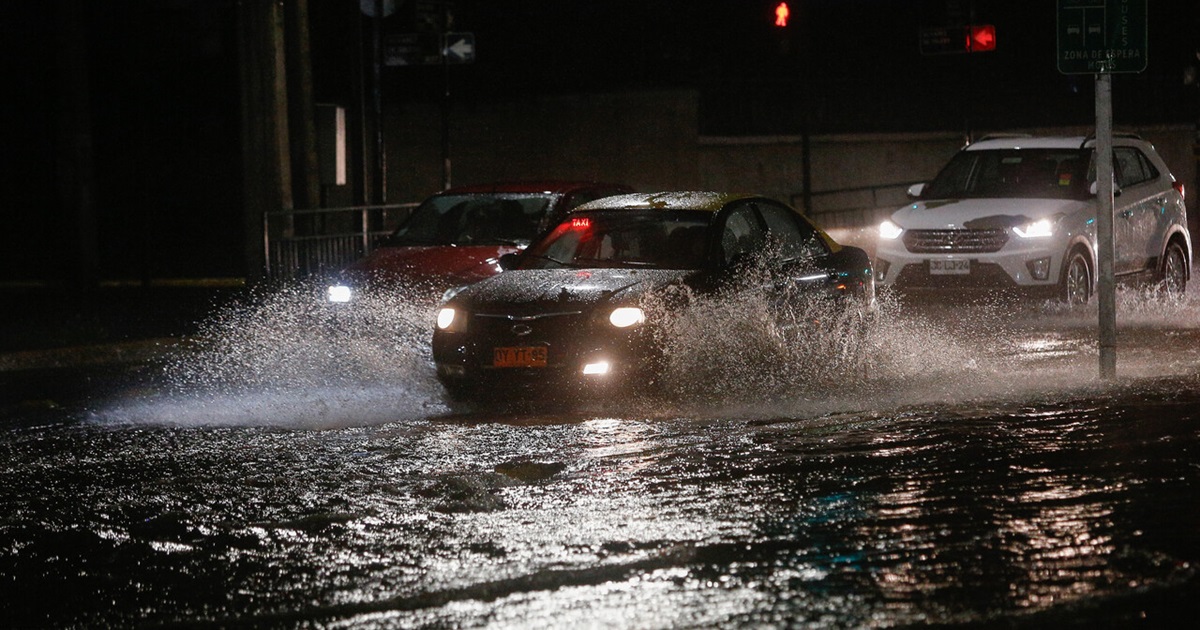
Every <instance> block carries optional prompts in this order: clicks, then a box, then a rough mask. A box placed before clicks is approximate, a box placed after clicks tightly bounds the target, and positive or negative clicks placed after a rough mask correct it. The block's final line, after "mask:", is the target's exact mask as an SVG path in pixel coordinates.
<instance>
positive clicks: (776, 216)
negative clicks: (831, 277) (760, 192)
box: [758, 202, 827, 260]
mask: <svg viewBox="0 0 1200 630" xmlns="http://www.w3.org/2000/svg"><path fill="white" fill-rule="evenodd" d="M758 211H759V213H760V214H762V218H763V221H764V222H765V223H766V224H767V236H768V238H769V239H770V240H771V242H772V244H774V245H775V246H776V247H778V248H779V252H778V254H779V257H780V258H781V259H783V260H796V259H800V258H810V257H812V256H818V255H820V254H825V253H827V252H826V251H825V246H824V244H823V243H821V239H819V238H817V233H816V232H815V231H814V230H813V229H812V227H811V226H810V225H809V224H808V223H807V222H805V221H804V220H802V219H800V217H799V216H797V215H796V213H795V212H794V211H792V210H790V209H788V208H784V207H782V206H777V205H774V204H771V203H766V202H763V203H760V204H758Z"/></svg>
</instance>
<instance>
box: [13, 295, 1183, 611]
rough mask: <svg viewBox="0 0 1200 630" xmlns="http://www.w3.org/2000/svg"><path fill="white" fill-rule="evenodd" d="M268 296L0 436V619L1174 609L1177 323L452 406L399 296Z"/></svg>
mask: <svg viewBox="0 0 1200 630" xmlns="http://www.w3.org/2000/svg"><path fill="white" fill-rule="evenodd" d="M291 299H292V298H285V297H282V296H273V297H272V299H271V300H267V301H266V302H265V303H264V305H263V306H262V307H261V308H260V309H257V310H255V309H250V310H248V311H243V312H242V313H241V314H240V315H238V316H236V317H233V318H232V319H231V320H229V321H221V322H216V323H215V324H214V327H213V328H212V329H211V330H213V337H212V338H211V339H210V340H209V342H208V345H201V346H200V347H196V348H192V349H190V350H189V352H188V353H186V354H181V355H180V356H179V357H178V359H177V361H176V362H175V363H173V364H171V365H169V366H168V369H170V370H173V373H172V375H171V376H172V378H171V379H168V380H167V383H166V386H165V387H162V388H161V390H154V389H153V388H146V387H143V388H139V389H137V390H136V396H131V398H129V399H125V398H117V399H115V400H112V401H108V402H107V403H106V404H104V405H102V406H99V407H97V408H96V409H95V410H94V412H93V413H92V414H91V415H90V416H89V417H88V418H87V419H86V421H84V422H74V423H63V424H57V425H49V426H38V427H29V426H22V425H20V424H14V425H12V426H7V425H6V429H5V430H6V439H5V440H3V441H2V442H0V471H2V472H0V482H2V483H0V505H5V506H7V508H8V516H6V517H5V518H4V520H2V521H0V530H2V531H3V533H4V538H5V539H6V540H8V541H10V542H9V543H6V544H5V545H4V546H2V547H0V577H3V578H4V579H5V581H6V584H7V585H8V586H11V587H12V588H5V589H3V590H4V592H5V593H6V594H5V595H3V596H0V613H3V614H5V615H9V616H10V617H13V618H15V620H16V621H17V622H18V625H22V624H21V623H19V622H27V623H26V624H24V625H38V626H41V625H134V624H150V625H158V624H172V623H178V622H199V623H210V624H212V625H227V624H231V623H247V624H250V625H258V624H263V625H307V624H319V625H331V626H354V627H363V626H366V627H372V626H377V627H393V626H396V625H399V626H454V627H457V626H480V625H483V626H487V625H490V626H500V627H504V626H522V627H562V626H568V625H582V626H596V625H617V626H627V627H680V626H684V627H720V626H728V627H732V626H746V625H751V626H787V627H878V626H887V627H891V626H897V625H910V624H911V625H916V624H967V625H989V624H998V625H1008V624H1014V623H1015V624H1022V623H1030V624H1035V625H1051V624H1054V623H1060V622H1072V623H1079V620H1080V619H1084V620H1089V621H1091V622H1095V623H1099V624H1104V625H1120V624H1122V623H1123V622H1129V621H1135V620H1138V619H1139V618H1140V615H1142V614H1143V613H1144V614H1147V615H1149V617H1148V619H1151V620H1152V621H1153V620H1158V621H1161V620H1163V619H1166V620H1167V621H1172V620H1174V619H1186V618H1188V617H1187V615H1190V614H1191V613H1193V612H1194V611H1195V608H1196V605H1197V604H1196V603H1195V602H1196V601H1200V598H1196V597H1194V595H1195V594H1197V591H1198V590H1200V589H1197V578H1196V575H1195V563H1196V562H1197V561H1198V560H1200V542H1198V541H1197V539H1196V537H1195V532H1196V528H1197V526H1198V525H1200V512H1198V510H1200V506H1198V505H1197V503H1196V501H1195V497H1196V496H1197V489H1198V488H1197V482H1198V481H1200V465H1198V463H1197V459H1196V455H1195V453H1196V452H1197V448H1198V447H1200V425H1198V424H1197V423H1198V422H1200V412H1197V411H1196V410H1197V409H1200V396H1198V395H1197V392H1200V370H1197V369H1196V361H1195V359H1194V358H1192V356H1193V355H1192V354H1189V353H1190V352H1191V350H1189V346H1191V345H1193V341H1194V339H1195V336H1194V331H1195V329H1196V328H1200V321H1194V320H1196V319H1197V316H1196V315H1194V314H1189V313H1186V312H1183V311H1177V312H1176V313H1175V314H1174V315H1171V316H1170V317H1166V318H1163V316H1162V315H1161V314H1158V311H1152V309H1147V310H1146V313H1147V315H1146V318H1145V320H1144V321H1142V322H1140V323H1139V324H1138V325H1139V326H1141V327H1140V328H1139V329H1138V331H1139V332H1138V334H1139V335H1140V337H1139V341H1140V345H1138V346H1136V348H1137V349H1140V350H1141V352H1142V354H1139V353H1138V352H1133V351H1131V352H1130V353H1129V355H1130V359H1129V360H1127V361H1126V362H1125V363H1123V364H1122V370H1123V371H1122V374H1123V375H1128V376H1123V378H1122V380H1121V381H1120V382H1118V383H1115V384H1101V383H1097V382H1096V381H1095V379H1094V376H1093V374H1094V372H1093V371H1094V367H1095V357H1094V355H1092V354H1090V350H1089V349H1090V348H1092V346H1091V345H1089V344H1090V342H1089V341H1086V336H1087V331H1086V329H1082V327H1080V330H1082V332H1079V331H1075V332H1073V331H1074V330H1075V328H1073V327H1075V326H1076V324H1075V323H1074V317H1075V315H1074V314H1072V313H1067V314H1061V313H1055V312H1045V311H1043V310H1040V309H1037V308H1033V309H1026V310H1023V311H1021V310H1019V311H1006V310H1002V309H997V310H988V309H981V310H980V311H977V312H976V313H975V315H974V316H973V317H972V318H970V319H969V320H962V319H956V318H950V317H947V316H946V312H945V311H939V310H936V309H935V310H931V311H929V312H927V313H926V314H923V315H913V316H912V317H911V319H907V318H906V317H908V316H903V317H901V316H899V315H896V318H894V319H890V320H886V321H881V322H879V323H878V324H876V327H875V328H873V329H872V330H870V331H869V335H870V336H871V339H870V343H869V344H867V345H868V347H869V348H871V349H873V350H874V351H876V352H879V353H880V354H879V355H878V357H877V358H878V359H879V366H877V370H876V371H875V372H872V373H869V374H867V375H865V376H864V378H863V379H862V380H850V381H847V382H848V385H847V386H846V387H843V388H834V389H831V390H828V391H824V390H820V389H818V390H814V389H812V388H805V387H800V388H799V390H800V391H799V392H798V393H797V392H789V391H788V390H787V388H784V390H783V391H782V393H781V390H780V389H779V385H780V383H781V381H780V379H778V378H776V379H774V380H770V381H753V380H751V381H748V382H749V384H750V385H751V386H749V387H747V382H741V383H735V384H734V386H732V387H731V388H730V389H729V390H728V391H729V392H730V396H728V397H726V398H725V399H720V398H718V399H706V400H703V401H701V402H697V401H694V400H688V399H680V398H676V399H668V400H665V401H657V402H654V403H653V404H650V405H649V406H648V407H645V408H640V407H638V406H637V404H634V405H630V404H622V405H612V406H611V410H608V409H602V410H601V411H600V412H595V411H594V410H592V409H590V408H589V409H585V410H583V411H570V410H563V411H555V412H545V411H542V410H537V409H530V408H528V407H525V408H522V410H517V411H514V410H511V409H490V408H483V409H474V410H466V411H463V410H458V409H451V408H450V407H448V406H447V405H446V404H445V403H444V402H443V401H442V400H441V398H440V395H439V392H438V390H437V386H436V383H434V382H433V381H432V379H430V378H429V376H428V370H427V368H428V366H427V365H425V364H424V363H423V361H424V360H423V359H422V358H421V354H420V350H419V348H420V344H421V343H424V342H423V341H421V339H424V337H423V335H424V334H425V333H424V332H423V328H422V326H423V325H422V324H420V322H421V321H423V320H422V317H423V313H424V309H426V307H425V306H411V305H410V306H405V305H406V304H407V302H403V301H401V302H394V301H392V302H386V303H385V306H384V307H382V308H381V309H380V312H373V313H368V314H366V315H364V317H367V316H368V315H369V317H370V321H371V322H373V323H375V324H380V323H381V322H384V323H385V325H384V326H383V327H382V328H381V330H379V331H376V332H377V334H376V335H375V336H374V337H373V340H363V339H358V340H356V341H350V340H347V339H346V338H345V334H346V332H347V330H350V331H360V330H361V327H360V324H364V323H365V322H366V321H368V320H366V319H352V320H351V321H353V322H354V323H355V326H351V327H349V329H347V328H336V327H334V328H331V329H327V330H325V332H322V333H321V334H322V335H325V336H324V337H322V338H321V339H322V341H321V343H311V342H310V341H306V340H305V339H304V333H303V331H304V330H308V329H312V328H313V326H312V321H311V320H310V319H304V318H299V319H295V318H293V317H294V314H289V315H284V314H281V312H287V311H288V310H289V308H291V306H289V304H290V303H289V300H291ZM296 299H300V298H296ZM885 306H886V307H888V308H890V306H888V305H885ZM951 311H952V309H951ZM1151 312H1153V313H1155V314H1153V315H1150V313H1151ZM239 317H240V318H241V319H239ZM314 317H317V318H318V319H320V318H324V317H326V314H324V313H321V314H317V315H314ZM339 317H340V319H339V320H337V321H338V322H340V323H345V322H346V319H347V318H346V317H345V316H344V315H343V316H339ZM1189 317H1190V318H1191V319H1188V318H1189ZM247 318H248V319H247ZM1044 318H1051V319H1053V318H1058V319H1055V320H1054V321H1055V322H1058V321H1060V320H1061V321H1062V325H1054V326H1052V330H1050V331H1049V332H1047V331H1046V325H1045V323H1044V322H1042V323H1040V324H1036V323H1035V322H1038V321H1041V319H1044ZM1167 321H1176V322H1177V325H1176V328H1168V327H1167V325H1166V323H1165V322H1167ZM272 327H281V328H282V329H283V330H275V329H273V328H272ZM385 331H386V333H385ZM1171 333H1173V334H1171ZM1181 338H1182V339H1183V341H1184V342H1183V343H1181V342H1180V340H1181ZM329 344H334V345H335V346H337V347H336V348H331V347H330V346H329ZM355 344H360V345H355ZM396 348H400V350H396ZM414 348H417V349H415V350H414ZM389 350H390V351H391V352H398V353H399V354H398V356H397V355H392V354H390V353H389ZM793 356H794V357H798V356H801V355H800V354H796V355H793ZM1163 357H1168V360H1167V361H1166V362H1164V361H1163ZM735 367H736V366H735ZM1018 368H1019V369H1018ZM778 375H779V374H776V376H778ZM1149 376H1153V377H1154V378H1144V377H1149ZM782 383H783V384H784V385H787V384H788V382H787V381H786V379H785V380H783V381H782ZM798 384H799V385H804V383H798ZM755 386H764V387H766V389H763V390H759V391H757V392H756V390H755V389H754V387H755ZM608 411H617V412H620V413H610V412H608ZM62 593H70V594H71V595H72V597H70V598H67V600H66V601H65V602H64V601H63V598H62V597H61V594H62ZM30 602H57V603H55V604H54V605H49V604H36V603H34V604H31V603H30ZM1171 615H1179V616H1178V617H1171Z"/></svg>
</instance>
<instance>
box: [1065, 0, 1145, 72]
mask: <svg viewBox="0 0 1200 630" xmlns="http://www.w3.org/2000/svg"><path fill="white" fill-rule="evenodd" d="M1146 21H1147V20H1146V0H1058V71H1059V72H1061V73H1063V74H1096V73H1100V72H1142V71H1143V70H1145V69H1146V61H1147V40H1148V38H1147V36H1146Z"/></svg>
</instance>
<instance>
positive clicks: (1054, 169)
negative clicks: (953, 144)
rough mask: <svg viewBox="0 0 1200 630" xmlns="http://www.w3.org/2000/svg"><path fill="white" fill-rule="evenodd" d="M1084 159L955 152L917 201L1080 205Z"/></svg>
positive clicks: (1059, 152) (1055, 152) (1081, 155)
mask: <svg viewBox="0 0 1200 630" xmlns="http://www.w3.org/2000/svg"><path fill="white" fill-rule="evenodd" d="M1088 157H1089V156H1088V155H1087V154H1086V153H1085V152H1083V151H1080V150H1078V149H990V150H976V151H960V152H959V153H958V155H956V156H954V158H953V159H952V160H951V161H950V163H949V164H947V165H946V167H945V168H944V169H942V172H941V173H938V176H937V177H936V178H934V180H933V181H932V182H930V184H929V186H926V187H925V190H924V191H922V194H921V197H922V198H923V199H966V198H989V199H1009V198H1025V199H1034V198H1044V199H1084V198H1086V197H1087V195H1088V186H1087V166H1088Z"/></svg>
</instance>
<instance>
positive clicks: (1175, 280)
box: [1158, 241, 1187, 295]
mask: <svg viewBox="0 0 1200 630" xmlns="http://www.w3.org/2000/svg"><path fill="white" fill-rule="evenodd" d="M1158 286H1159V288H1160V289H1161V290H1162V291H1163V292H1164V293H1166V294H1167V295H1183V292H1184V290H1185V289H1187V258H1186V256H1185V255H1184V253H1183V247H1181V246H1180V245H1179V243H1178V242H1176V241H1171V242H1170V243H1168V244H1167V251H1166V252H1164V253H1163V264H1162V270H1161V271H1160V272H1159V277H1158Z"/></svg>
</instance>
